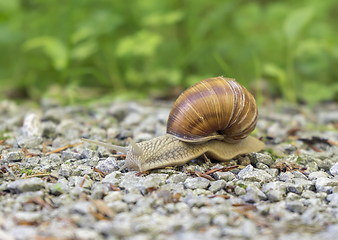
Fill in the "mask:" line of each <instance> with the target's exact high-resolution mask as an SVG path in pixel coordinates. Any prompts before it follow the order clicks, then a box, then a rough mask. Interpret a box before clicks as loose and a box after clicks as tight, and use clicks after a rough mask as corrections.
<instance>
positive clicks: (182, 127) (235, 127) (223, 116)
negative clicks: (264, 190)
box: [81, 77, 265, 172]
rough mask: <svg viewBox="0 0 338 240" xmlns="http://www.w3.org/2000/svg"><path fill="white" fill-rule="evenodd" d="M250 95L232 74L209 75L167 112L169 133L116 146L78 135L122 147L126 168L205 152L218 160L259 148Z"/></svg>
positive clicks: (176, 160) (165, 163)
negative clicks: (211, 76)
mask: <svg viewBox="0 0 338 240" xmlns="http://www.w3.org/2000/svg"><path fill="white" fill-rule="evenodd" d="M257 116H258V111H257V106H256V101H255V99H254V98H253V96H252V95H251V94H250V93H249V92H248V91H247V90H246V89H245V88H244V87H243V86H242V85H241V84H239V83H237V82H236V81H235V80H234V79H230V78H224V77H216V78H208V79H205V80H203V81H201V82H198V83H196V84H195V85H193V86H191V87H189V88H188V89H187V90H185V91H184V92H183V93H182V94H181V95H180V96H179V97H178V98H177V100H176V102H175V103H174V106H173V108H172V110H171V112H170V114H169V118H168V123H167V134H166V135H164V136H160V137H157V138H154V139H151V140H149V141H144V142H140V143H137V144H136V143H135V142H134V141H133V140H131V139H128V140H129V142H130V146H129V147H120V146H115V145H111V144H106V143H102V142H98V141H93V140H88V139H81V140H82V141H86V142H90V143H94V144H96V145H101V146H104V147H108V148H111V149H114V150H116V151H120V152H123V153H126V160H125V165H124V166H123V167H122V169H123V168H128V170H129V171H131V170H136V171H140V172H143V171H146V170H149V169H154V168H163V167H167V166H176V165H177V166H181V165H183V164H185V163H187V162H188V161H190V160H192V159H195V158H197V157H199V156H201V155H203V154H207V155H208V156H210V157H211V158H212V159H216V160H219V161H227V160H230V159H232V158H234V157H236V156H237V155H241V154H246V153H250V152H258V151H261V150H263V149H264V148H265V144H264V143H263V142H262V141H260V140H258V139H257V138H254V137H252V136H249V134H250V133H251V132H252V131H253V130H254V128H255V127H256V123H257Z"/></svg>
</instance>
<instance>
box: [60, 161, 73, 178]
mask: <svg viewBox="0 0 338 240" xmlns="http://www.w3.org/2000/svg"><path fill="white" fill-rule="evenodd" d="M72 172H73V170H72V167H71V166H70V165H69V164H61V166H60V171H59V174H60V176H63V177H66V178H68V177H70V176H71V175H72Z"/></svg>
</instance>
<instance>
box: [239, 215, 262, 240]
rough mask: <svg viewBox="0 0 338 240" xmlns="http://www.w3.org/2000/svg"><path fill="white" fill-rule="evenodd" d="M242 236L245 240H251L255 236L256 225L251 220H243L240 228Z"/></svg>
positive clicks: (256, 231) (256, 232)
mask: <svg viewBox="0 0 338 240" xmlns="http://www.w3.org/2000/svg"><path fill="white" fill-rule="evenodd" d="M241 230H242V234H243V237H244V238H245V239H253V238H255V237H256V236H257V234H258V230H257V227H256V224H255V223H254V222H253V221H251V220H248V219H246V220H244V221H243V223H242V226H241Z"/></svg>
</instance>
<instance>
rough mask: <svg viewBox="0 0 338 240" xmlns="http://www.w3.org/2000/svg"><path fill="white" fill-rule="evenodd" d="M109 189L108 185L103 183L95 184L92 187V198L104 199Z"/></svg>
mask: <svg viewBox="0 0 338 240" xmlns="http://www.w3.org/2000/svg"><path fill="white" fill-rule="evenodd" d="M108 191H109V189H108V187H107V186H106V185H103V184H101V183H97V184H94V185H93V187H92V195H91V196H92V198H93V199H103V197H104V196H105V195H106V194H107V193H108Z"/></svg>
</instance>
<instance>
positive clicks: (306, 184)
mask: <svg viewBox="0 0 338 240" xmlns="http://www.w3.org/2000/svg"><path fill="white" fill-rule="evenodd" d="M171 104H172V103H166V102H158V103H153V104H152V105H150V104H148V105H143V104H141V103H135V102H123V103H113V104H111V105H104V104H94V105H92V106H90V107H88V108H87V107H82V106H67V107H63V106H59V105H58V104H57V103H56V102H55V101H53V100H48V99H44V100H43V101H42V102H41V108H35V109H30V107H27V106H20V105H16V104H15V103H14V102H11V101H3V102H0V106H1V108H0V109H1V110H0V111H1V113H2V114H1V116H0V132H1V134H2V136H1V137H2V138H1V139H7V140H6V141H3V142H2V143H1V144H0V151H1V171H0V176H1V177H0V206H1V207H0V239H9V240H11V239H13V240H14V239H15V240H17V239H20V240H21V239H23V240H25V239H88V240H91V239H98V240H101V239H102V240H104V239H109V240H120V239H129V240H143V239H205V238H209V239H334V238H335V237H336V236H337V234H338V225H337V223H338V210H337V209H338V147H337V145H336V142H338V133H337V123H338V115H337V112H338V105H337V104H330V103H327V104H326V105H320V106H318V107H314V108H313V109H311V111H309V109H307V108H306V107H305V108H304V106H293V107H287V108H280V111H279V112H276V111H275V109H276V108H275V107H271V108H268V107H266V108H262V109H260V115H259V120H258V123H257V128H256V130H255V134H256V136H258V137H263V141H265V143H266V145H267V147H266V149H265V150H264V151H261V152H260V153H250V154H248V155H246V156H239V157H236V158H234V159H232V160H231V161H229V162H218V163H215V161H213V160H211V163H210V162H208V161H206V160H205V159H204V158H201V159H195V160H193V161H191V162H188V163H187V164H185V165H184V166H180V167H177V166H174V167H170V168H165V169H155V170H152V171H150V172H147V173H137V172H129V171H128V169H121V167H122V166H123V165H124V162H125V160H124V156H123V155H122V153H120V152H115V151H111V150H110V149H106V148H104V147H97V146H94V145H92V144H88V143H81V142H80V138H81V137H85V138H91V139H97V140H100V141H104V142H114V144H117V145H122V146H125V145H127V144H128V142H127V141H126V139H127V138H128V137H133V138H134V140H135V141H136V142H139V141H145V140H149V139H152V138H154V137H157V136H161V135H164V134H165V131H166V120H167V118H168V115H169V112H170V107H171ZM289 130H290V131H289ZM312 137H318V138H322V139H318V138H317V139H316V138H315V139H312V142H310V144H307V143H306V141H304V140H301V139H308V140H311V138H312ZM323 139H328V140H329V141H330V142H329V143H328V142H325V140H323ZM58 148H62V149H58ZM52 151H54V152H52ZM234 165H235V166H237V167H233V168H231V169H232V170H229V171H216V172H214V173H211V174H209V175H208V176H207V178H206V177H205V175H203V173H205V171H206V170H208V169H213V168H219V169H221V168H223V167H225V166H234ZM223 170H224V169H223Z"/></svg>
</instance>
